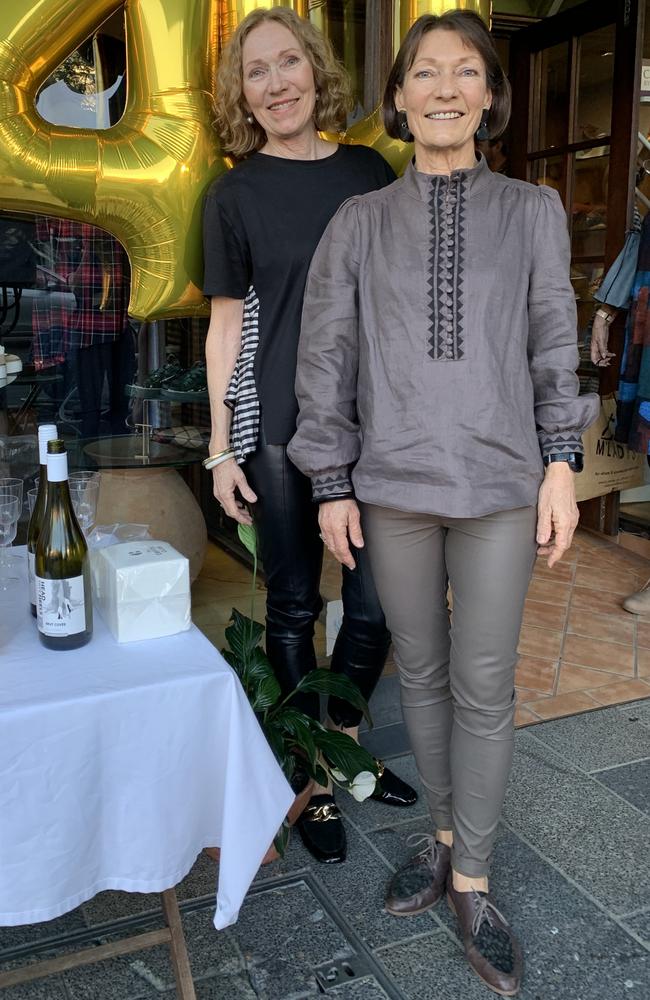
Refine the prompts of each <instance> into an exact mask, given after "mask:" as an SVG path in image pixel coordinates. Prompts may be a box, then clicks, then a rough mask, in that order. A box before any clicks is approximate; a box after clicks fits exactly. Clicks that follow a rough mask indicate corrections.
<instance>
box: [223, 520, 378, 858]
mask: <svg viewBox="0 0 650 1000" xmlns="http://www.w3.org/2000/svg"><path fill="white" fill-rule="evenodd" d="M238 533H239V538H240V540H241V542H242V543H243V545H244V546H245V547H246V548H247V549H248V551H249V552H250V553H251V555H252V557H253V586H252V595H251V613H250V616H246V615H243V614H242V613H241V612H240V611H238V610H237V609H236V608H233V610H232V619H231V624H230V625H229V626H228V628H227V629H226V633H225V635H226V642H227V644H228V645H227V647H226V648H225V649H223V650H222V654H223V656H224V658H225V659H226V660H227V662H228V663H229V664H230V666H231V667H232V668H233V670H234V671H235V673H236V674H237V676H238V678H239V680H240V682H241V685H242V687H243V689H244V692H245V693H246V696H247V698H248V700H249V702H250V704H251V708H252V709H253V711H254V712H255V714H256V715H257V718H258V720H259V722H260V725H261V727H262V730H263V732H264V735H265V736H266V739H267V741H268V743H269V746H270V747H271V750H272V751H273V753H274V755H275V757H276V759H277V761H278V763H279V765H280V767H281V768H282V770H283V771H284V774H285V776H286V778H287V780H288V781H289V782H290V783H291V784H292V787H293V788H294V790H296V791H299V795H298V796H297V801H296V803H295V804H294V807H293V808H292V810H291V811H290V813H289V815H288V817H287V819H285V821H284V823H283V825H282V827H281V829H280V830H279V832H278V835H277V836H276V838H275V841H274V845H275V848H276V850H277V852H278V853H279V854H283V853H284V849H285V848H286V845H287V842H288V838H289V829H290V826H291V825H292V823H294V822H295V821H296V819H297V818H298V816H299V815H300V812H302V809H304V808H305V806H306V805H307V803H308V801H309V797H310V792H311V786H312V783H313V782H317V783H318V784H320V785H325V784H327V781H328V779H331V780H332V781H333V783H334V784H335V785H337V786H338V787H340V788H345V789H347V790H348V791H349V792H350V793H351V794H352V795H353V796H354V797H355V798H356V799H357V800H358V801H362V800H363V799H365V798H367V797H368V796H369V795H371V794H372V793H373V791H374V789H375V783H376V780H377V762H376V760H375V758H374V757H373V756H372V754H370V753H369V752H368V751H367V750H364V748H363V747H361V746H359V744H358V743H356V742H355V740H353V739H352V737H350V736H348V735H347V734H346V733H341V732H334V731H332V730H329V729H326V728H325V726H323V725H322V724H321V723H320V722H318V721H317V720H316V719H313V718H311V716H309V715H307V714H306V713H305V712H302V711H300V709H298V708H296V707H295V706H293V705H291V700H292V698H293V696H294V695H295V694H297V693H298V692H314V693H317V694H323V695H335V696H336V697H338V698H343V699H345V700H346V701H348V702H350V704H352V705H354V706H355V707H356V708H359V709H360V710H361V711H362V712H363V714H364V716H365V718H366V719H367V721H368V723H369V724H370V725H372V721H371V719H370V713H369V711H368V705H367V704H366V701H365V699H364V698H363V696H362V695H361V692H360V691H359V689H358V687H357V686H356V685H355V684H354V683H353V682H352V681H350V680H349V679H348V678H347V677H344V676H342V675H341V674H333V673H331V672H330V671H329V670H324V669H316V670H312V671H310V673H308V674H306V675H305V677H303V678H302V680H301V681H300V682H299V683H298V684H297V685H296V687H295V688H294V690H293V691H291V692H289V694H285V695H283V694H282V691H281V689H280V684H279V683H278V680H277V678H276V676H275V673H274V671H273V667H272V666H271V664H270V662H269V659H268V657H267V655H266V653H265V651H264V649H263V648H262V646H261V645H260V643H261V640H262V636H263V635H264V626H263V625H261V624H260V623H259V622H257V621H255V619H254V600H255V585H256V580H257V537H256V534H255V529H254V528H253V527H249V526H248V525H241V524H240V525H239V527H238ZM301 772H302V773H304V774H305V775H306V776H307V783H306V785H305V786H304V787H303V788H302V789H299V788H297V786H296V778H297V776H298V774H299V773H301ZM276 856H277V855H276ZM268 860H271V859H270V858H269V859H268Z"/></svg>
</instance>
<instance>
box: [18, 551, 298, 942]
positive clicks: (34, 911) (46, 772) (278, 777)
mask: <svg viewBox="0 0 650 1000" xmlns="http://www.w3.org/2000/svg"><path fill="white" fill-rule="evenodd" d="M14 552H15V553H20V554H23V553H24V549H23V550H21V549H14ZM19 575H20V577H21V579H22V578H23V576H25V575H26V571H25V569H24V567H22V566H21V567H20V574H19ZM18 590H19V593H14V594H12V595H9V596H8V595H7V594H4V595H3V593H2V592H0V925H3V924H4V925H13V924H29V923H36V922H38V921H41V920H49V919H51V918H53V917H57V916H59V915H60V914H62V913H65V912H67V911H68V910H71V909H73V908H74V907H75V906H78V905H79V904H80V903H83V902H84V901H85V900H87V899H90V898H91V897H92V896H94V895H95V894H96V893H98V892H101V891H102V890H104V889H123V890H126V891H128V892H161V891H162V890H164V889H169V888H171V887H172V886H174V885H176V884H177V883H178V882H179V881H181V879H182V878H184V876H185V875H186V874H187V872H188V871H189V870H190V868H191V867H192V864H193V863H194V860H195V858H196V857H197V855H198V853H199V852H200V851H201V850H202V849H203V848H204V847H212V846H219V847H220V848H221V863H220V874H219V885H218V892H217V901H216V903H217V909H216V914H215V918H214V923H215V926H216V927H217V928H222V927H226V926H227V925H228V924H231V923H233V922H234V921H235V920H236V919H237V914H238V911H239V908H240V906H241V904H242V901H243V899H244V896H245V894H246V891H247V889H248V887H249V885H250V883H251V881H252V879H253V877H254V876H255V873H256V871H257V869H258V867H259V864H260V861H261V859H262V857H263V856H264V853H265V852H266V850H267V848H268V847H269V844H270V842H271V840H272V839H273V836H274V834H275V832H276V830H277V828H278V826H279V825H280V823H281V821H282V818H283V816H285V814H286V812H287V810H288V808H289V806H290V805H291V803H292V801H293V793H292V792H291V789H290V787H289V785H288V783H287V782H286V780H285V778H284V776H283V774H282V772H281V770H280V768H279V767H278V765H277V763H276V761H275V758H274V757H273V755H272V753H271V751H270V749H269V747H268V745H267V743H266V741H265V739H264V736H263V734H262V731H261V729H260V728H259V725H258V723H257V720H256V718H255V716H254V714H253V712H252V711H251V709H250V706H249V704H248V701H247V700H246V697H245V695H244V693H243V691H242V689H241V686H240V684H239V681H238V680H237V678H236V676H235V674H234V673H233V672H232V670H231V669H230V667H229V666H228V665H227V664H226V662H225V661H224V659H223V658H222V656H221V654H220V653H218V652H217V650H216V649H215V648H214V646H212V645H211V643H209V642H208V640H207V639H206V638H205V636H203V635H202V633H201V632H199V631H198V629H196V628H195V627H192V629H191V630H190V631H189V632H185V633H182V634H180V635H176V636H171V637H167V638H164V639H157V640H153V641H146V642H135V643H126V644H122V645H119V644H118V643H116V642H115V641H114V640H113V638H112V636H111V635H110V633H109V632H108V630H107V629H106V626H105V625H104V623H103V621H102V619H101V617H100V615H99V614H95V632H94V635H93V638H92V640H91V642H90V643H89V644H88V645H87V646H85V647H83V648H82V649H78V650H74V651H70V652H64V653H62V652H53V651H50V650H47V649H45V648H44V647H43V646H41V644H40V642H39V640H38V636H37V632H36V625H35V622H34V620H33V618H32V617H31V616H30V614H29V608H28V603H27V587H26V585H25V586H24V587H23V586H22V582H21V585H20V587H19V588H18Z"/></svg>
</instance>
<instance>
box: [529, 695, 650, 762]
mask: <svg viewBox="0 0 650 1000" xmlns="http://www.w3.org/2000/svg"><path fill="white" fill-rule="evenodd" d="M638 717H639V712H638V710H637V711H631V710H630V707H629V706H626V707H625V708H621V709H618V710H616V709H613V710H612V709H608V710H605V711H600V712H586V713H583V714H582V715H573V716H571V717H570V718H568V719H558V720H557V721H555V722H547V723H545V724H544V725H543V726H535V728H534V730H529V734H530V735H532V736H534V737H535V738H536V739H538V740H540V742H542V743H544V744H546V746H548V747H549V748H550V749H551V750H554V751H555V753H557V754H559V755H560V756H561V757H565V758H566V759H567V760H568V761H569V762H570V763H571V764H573V765H574V766H575V767H578V768H580V769H581V770H583V771H597V770H599V769H600V768H605V767H612V766H614V765H616V764H627V763H629V762H630V761H634V760H642V759H644V758H648V757H650V731H648V729H647V727H646V726H645V725H643V724H642V722H641V721H639V718H638ZM634 719H636V721H632V720H634ZM649 719H650V716H649Z"/></svg>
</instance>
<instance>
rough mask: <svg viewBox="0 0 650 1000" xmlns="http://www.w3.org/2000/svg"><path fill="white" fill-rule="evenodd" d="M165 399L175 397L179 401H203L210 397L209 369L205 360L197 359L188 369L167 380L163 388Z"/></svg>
mask: <svg viewBox="0 0 650 1000" xmlns="http://www.w3.org/2000/svg"><path fill="white" fill-rule="evenodd" d="M161 396H162V398H163V399H175V400H176V401H177V402H179V403H190V402H192V401H193V400H194V399H196V400H200V401H201V402H203V401H204V400H207V398H208V370H207V368H206V365H205V361H197V362H196V363H195V364H193V365H192V367H191V368H190V369H189V370H188V371H184V372H180V373H179V374H178V375H176V376H175V377H174V378H172V379H170V380H169V381H166V382H165V384H164V386H163V387H162V390H161Z"/></svg>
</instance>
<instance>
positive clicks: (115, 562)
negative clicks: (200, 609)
mask: <svg viewBox="0 0 650 1000" xmlns="http://www.w3.org/2000/svg"><path fill="white" fill-rule="evenodd" d="M90 560H91V567H92V574H93V599H94V600H93V603H94V605H95V607H97V608H98V609H99V611H100V612H101V615H102V618H103V619H104V621H105V622H106V624H107V625H108V627H109V628H110V630H111V632H112V633H113V635H114V636H115V638H116V639H117V641H118V642H133V641H134V640H136V639H157V638H160V637H161V636H164V635H175V633H176V632H184V631H186V630H187V629H188V628H189V627H190V625H191V624H192V616H191V601H190V570H189V560H188V559H187V558H186V557H185V556H183V555H181V553H180V552H177V551H176V549H175V548H173V546H171V545H170V544H169V543H168V542H157V541H153V540H150V539H146V540H136V541H129V542H120V543H119V544H118V545H109V546H108V547H107V548H103V549H92V550H91V553H90Z"/></svg>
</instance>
